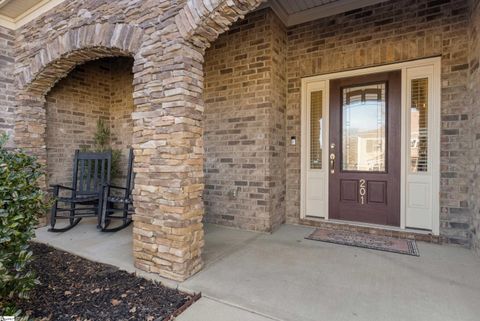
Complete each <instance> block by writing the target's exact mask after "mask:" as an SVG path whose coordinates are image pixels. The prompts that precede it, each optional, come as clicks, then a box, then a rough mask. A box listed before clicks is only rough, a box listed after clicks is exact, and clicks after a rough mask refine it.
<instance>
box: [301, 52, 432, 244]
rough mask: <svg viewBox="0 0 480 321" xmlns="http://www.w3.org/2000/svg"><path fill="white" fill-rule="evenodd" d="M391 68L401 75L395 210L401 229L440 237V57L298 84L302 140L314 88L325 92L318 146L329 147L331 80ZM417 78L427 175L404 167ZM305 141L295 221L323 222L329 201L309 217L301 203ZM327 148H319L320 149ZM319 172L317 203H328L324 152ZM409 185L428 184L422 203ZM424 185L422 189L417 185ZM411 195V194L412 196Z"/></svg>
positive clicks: (305, 189)
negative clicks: (424, 114) (422, 94)
mask: <svg viewBox="0 0 480 321" xmlns="http://www.w3.org/2000/svg"><path fill="white" fill-rule="evenodd" d="M392 70H401V71H402V97H401V108H402V113H401V115H402V116H401V123H402V132H401V136H402V137H401V146H402V147H401V182H400V186H401V206H400V229H402V230H405V229H408V228H410V229H411V228H413V229H423V230H428V231H431V233H433V234H434V235H439V233H440V126H441V120H440V116H441V115H440V114H441V83H440V81H441V80H440V79H441V58H440V57H436V58H427V59H421V60H415V61H408V62H401V63H395V64H389V65H383V66H376V67H369V68H365V69H355V70H349V71H343V72H337V73H332V74H325V75H318V76H311V77H307V78H303V79H302V80H301V84H302V85H301V118H300V119H301V138H305V137H308V136H307V133H308V123H309V121H308V120H309V119H308V117H309V116H308V96H309V95H308V94H309V92H311V91H312V89H313V90H318V89H319V88H321V89H322V90H324V95H323V96H324V105H323V117H324V118H325V120H324V122H323V123H324V124H325V126H323V127H324V128H322V131H323V135H324V137H323V146H327V147H328V145H329V138H328V132H329V130H328V124H329V121H330V120H329V117H328V110H329V101H330V97H329V92H330V86H329V84H330V80H331V79H337V78H346V77H354V76H359V75H368V74H374V73H380V72H387V71H392ZM419 77H422V78H428V79H429V81H428V83H429V89H428V90H429V99H430V101H429V112H428V118H429V123H428V135H429V136H428V146H429V147H428V148H429V149H428V155H429V161H428V172H426V173H412V172H411V171H410V170H409V168H408V164H409V151H410V149H409V148H407V147H408V146H409V142H410V128H409V126H410V124H409V119H410V118H409V111H410V110H409V108H408V105H407V101H408V99H409V98H410V96H409V95H410V92H409V89H410V80H411V79H417V78H419ZM307 140H308V139H301V188H300V190H301V193H300V198H301V199H300V218H302V219H306V218H308V219H313V220H315V219H322V220H328V219H329V218H328V201H326V202H324V203H322V204H321V205H320V207H321V209H318V208H316V209H315V211H316V213H314V215H312V213H311V212H310V209H309V208H308V206H307V204H306V202H307V198H308V195H309V191H308V184H310V185H311V183H310V182H308V178H307V172H309V171H307V168H308V159H309V158H308V141H307ZM325 150H327V151H328V149H324V151H325ZM322 163H323V164H324V166H323V168H322V170H317V171H318V173H320V172H321V171H323V172H322V173H323V175H324V176H323V178H322V180H323V181H324V184H325V185H324V186H323V188H321V189H318V190H319V191H321V193H322V194H323V195H322V196H321V199H324V200H328V178H329V175H328V152H324V153H323V154H322ZM412 184H418V185H417V186H427V187H428V188H427V189H426V190H425V191H426V192H425V193H426V194H427V196H428V197H427V198H426V200H425V202H424V203H423V204H417V203H415V202H413V201H412V199H411V197H412V189H411V188H410V189H409V186H410V187H411V186H412ZM422 184H423V185H422ZM413 196H416V195H413Z"/></svg>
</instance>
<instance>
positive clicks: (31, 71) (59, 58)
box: [14, 23, 143, 164]
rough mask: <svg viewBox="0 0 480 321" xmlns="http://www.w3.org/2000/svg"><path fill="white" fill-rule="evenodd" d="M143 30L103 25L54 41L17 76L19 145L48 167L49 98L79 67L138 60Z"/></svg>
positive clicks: (74, 31) (132, 27)
mask: <svg viewBox="0 0 480 321" xmlns="http://www.w3.org/2000/svg"><path fill="white" fill-rule="evenodd" d="M142 38H143V29H141V28H140V27H137V26H132V25H127V24H109V23H99V24H92V25H86V26H82V27H79V28H76V29H71V30H68V31H67V32H66V33H64V34H62V35H59V36H57V37H56V38H53V39H52V40H51V41H49V42H48V43H47V44H46V45H45V46H43V48H42V49H41V50H39V51H38V52H37V53H36V54H35V55H34V56H32V57H31V58H30V59H28V60H27V59H26V60H25V61H22V62H21V63H22V65H21V66H20V67H19V69H18V70H17V72H16V86H17V89H18V92H17V100H16V108H15V135H14V140H15V144H16V146H17V147H19V148H24V149H26V150H28V151H29V152H30V153H31V154H33V155H35V156H36V157H37V158H38V160H39V162H40V163H42V164H46V161H47V152H46V127H47V121H46V110H45V95H46V94H47V93H48V91H49V90H50V89H51V88H52V87H53V86H54V85H55V84H56V83H57V82H58V81H59V80H60V79H62V78H64V77H65V76H67V75H68V73H69V72H70V71H71V70H73V69H74V68H75V67H76V66H78V65H80V64H83V63H85V62H88V61H92V60H96V59H100V58H105V57H115V56H129V57H134V58H135V55H136V54H137V52H138V51H139V48H140V46H141V44H142Z"/></svg>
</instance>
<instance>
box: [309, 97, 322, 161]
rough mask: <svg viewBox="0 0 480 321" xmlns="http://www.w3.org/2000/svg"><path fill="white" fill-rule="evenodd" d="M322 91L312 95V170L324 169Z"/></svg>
mask: <svg viewBox="0 0 480 321" xmlns="http://www.w3.org/2000/svg"><path fill="white" fill-rule="evenodd" d="M322 96H323V93H322V91H313V92H312V93H311V94H310V168H311V169H322V109H323V99H322Z"/></svg>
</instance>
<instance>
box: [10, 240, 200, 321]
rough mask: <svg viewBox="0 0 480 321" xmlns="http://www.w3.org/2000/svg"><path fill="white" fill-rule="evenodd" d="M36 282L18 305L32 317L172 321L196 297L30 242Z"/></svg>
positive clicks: (43, 319)
mask: <svg viewBox="0 0 480 321" xmlns="http://www.w3.org/2000/svg"><path fill="white" fill-rule="evenodd" d="M32 250H33V253H34V255H35V259H34V262H33V269H34V270H35V272H36V274H37V277H38V278H39V280H40V282H41V284H40V285H38V286H37V287H36V288H35V290H34V291H32V293H31V295H30V300H28V301H23V302H17V306H18V307H19V308H21V309H22V310H23V311H24V312H27V313H28V314H29V315H30V316H31V317H32V318H33V319H35V320H42V321H47V320H52V321H53V320H55V321H57V320H59V321H61V320H82V321H84V320H92V321H93V320H95V321H104V320H105V321H107V320H112V321H113V320H115V321H120V320H148V321H165V320H173V317H174V316H176V315H177V314H178V313H179V312H181V311H183V310H184V309H185V308H186V307H188V306H189V305H190V304H192V303H193V302H194V301H195V300H196V299H198V296H193V297H192V296H190V295H188V294H185V293H182V292H180V291H177V290H173V289H169V288H167V287H164V286H162V285H161V284H158V283H154V282H152V281H148V280H146V279H144V278H141V277H136V276H135V275H133V274H130V273H127V272H125V271H120V270H119V269H117V268H115V267H113V266H110V265H105V264H100V263H96V262H92V261H89V260H86V259H83V258H81V257H78V256H75V255H72V254H69V253H66V252H63V251H60V250H57V249H54V248H52V247H49V246H46V245H44V244H38V243H32Z"/></svg>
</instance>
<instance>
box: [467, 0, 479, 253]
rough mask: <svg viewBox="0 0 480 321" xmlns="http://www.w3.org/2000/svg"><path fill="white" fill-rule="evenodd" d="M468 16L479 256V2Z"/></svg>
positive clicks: (475, 227) (475, 244)
mask: <svg viewBox="0 0 480 321" xmlns="http://www.w3.org/2000/svg"><path fill="white" fill-rule="evenodd" d="M471 5H472V11H471V14H470V80H469V91H470V94H471V106H472V112H471V116H472V136H473V137H472V139H473V144H474V145H473V148H472V153H471V156H470V161H471V167H470V169H471V171H472V180H471V186H472V188H471V198H470V201H471V206H472V212H473V233H474V235H473V247H474V249H475V250H476V252H477V253H478V254H479V255H480V67H479V64H480V1H479V0H475V1H471Z"/></svg>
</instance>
